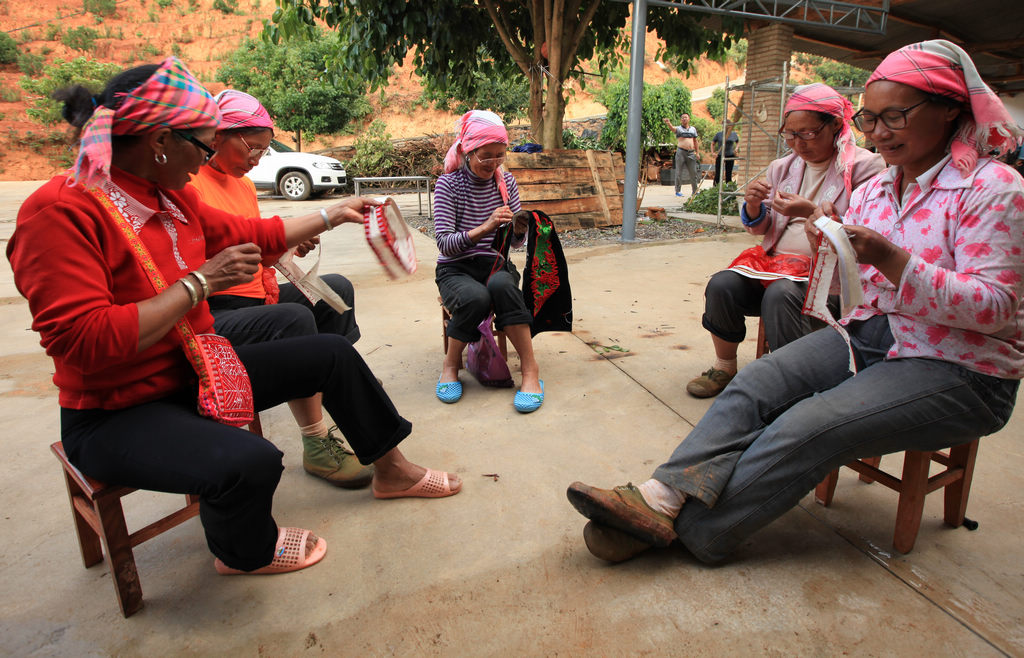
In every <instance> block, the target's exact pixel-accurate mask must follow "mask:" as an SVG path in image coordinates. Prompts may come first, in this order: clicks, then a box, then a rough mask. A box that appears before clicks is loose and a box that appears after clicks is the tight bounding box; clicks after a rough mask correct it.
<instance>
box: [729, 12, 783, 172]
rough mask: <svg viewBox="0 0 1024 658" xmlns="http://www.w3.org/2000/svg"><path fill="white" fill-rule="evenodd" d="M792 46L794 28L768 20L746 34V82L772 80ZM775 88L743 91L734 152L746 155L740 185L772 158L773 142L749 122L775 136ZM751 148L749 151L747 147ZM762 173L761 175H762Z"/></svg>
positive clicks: (741, 163) (779, 120)
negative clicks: (740, 120) (763, 25)
mask: <svg viewBox="0 0 1024 658" xmlns="http://www.w3.org/2000/svg"><path fill="white" fill-rule="evenodd" d="M792 49H793V28H792V27H791V26H789V25H785V24H783V23H770V24H768V25H766V26H765V27H762V28H758V29H757V30H755V31H754V32H752V33H751V34H748V35H747V71H746V84H747V85H751V84H754V83H757V82H759V81H761V82H764V81H768V80H774V81H776V82H780V80H778V78H779V77H780V76H781V75H782V65H783V63H785V62H788V61H789V58H790V53H791V51H792ZM779 93H780V92H778V91H764V90H761V89H756V90H753V89H748V90H747V91H746V92H744V94H743V104H742V107H743V112H744V113H745V115H746V116H744V117H743V123H742V125H741V128H742V134H741V135H740V140H741V141H740V143H739V147H738V148H737V151H736V155H738V156H740V157H742V158H746V159H744V160H740V161H739V162H737V166H736V171H734V172H733V173H734V180H736V179H737V177H736V176H735V174H740V175H739V176H738V182H739V184H742V183H743V181H747V180H750V178H751V177H753V176H755V175H757V174H758V172H760V171H761V170H762V169H764V168H765V167H767V166H768V163H769V162H771V161H772V160H774V159H775V142H774V141H773V140H772V139H771V138H769V137H768V136H767V135H765V134H764V133H763V132H761V130H759V129H758V128H756V127H754V126H753V125H751V122H757V124H759V125H760V126H761V127H762V128H764V130H765V131H766V132H768V134H769V135H775V133H776V131H777V130H778V129H779V126H780V125H781V124H782V117H781V116H780V114H779ZM748 146H749V147H750V150H749V152H748V150H747V147H748ZM761 175H762V176H763V174H761Z"/></svg>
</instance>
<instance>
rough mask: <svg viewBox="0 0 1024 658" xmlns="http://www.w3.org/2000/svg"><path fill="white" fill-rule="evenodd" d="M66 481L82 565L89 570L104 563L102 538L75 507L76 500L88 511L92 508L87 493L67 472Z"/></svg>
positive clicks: (65, 473)
mask: <svg viewBox="0 0 1024 658" xmlns="http://www.w3.org/2000/svg"><path fill="white" fill-rule="evenodd" d="M64 481H65V482H66V483H67V485H68V502H69V503H71V517H72V518H73V519H74V521H75V533H76V534H77V535H78V547H79V548H80V549H81V551H82V563H83V564H84V565H85V567H86V568H89V567H91V566H92V565H94V564H99V563H100V562H102V561H103V546H102V545H101V544H100V536H99V535H98V534H96V531H95V530H93V529H92V526H91V525H89V522H88V521H86V520H85V517H84V516H82V512H80V511H79V509H78V506H77V505H75V500H76V499H77V500H78V501H80V504H84V505H85V506H86V509H88V507H89V506H91V503H90V502H89V500H88V498H87V497H86V495H85V492H84V491H82V487H80V486H78V483H77V482H75V479H74V478H73V477H71V475H70V474H69V473H68V472H67V471H64Z"/></svg>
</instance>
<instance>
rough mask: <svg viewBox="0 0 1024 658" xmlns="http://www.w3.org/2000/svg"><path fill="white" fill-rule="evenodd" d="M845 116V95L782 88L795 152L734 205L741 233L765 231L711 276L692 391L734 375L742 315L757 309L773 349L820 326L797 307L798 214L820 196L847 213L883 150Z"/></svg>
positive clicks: (701, 392)
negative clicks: (702, 353) (705, 339)
mask: <svg viewBox="0 0 1024 658" xmlns="http://www.w3.org/2000/svg"><path fill="white" fill-rule="evenodd" d="M852 116H853V107H852V106H851V105H850V101H848V100H847V99H846V98H845V97H844V96H841V95H840V94H839V93H838V92H836V90H835V89H833V88H832V87H829V86H828V85H826V84H822V83H820V82H818V83H815V84H811V85H805V86H803V87H798V88H797V89H796V90H795V91H794V92H793V94H792V95H791V96H790V97H789V101H788V102H787V103H786V107H785V111H784V113H783V122H782V126H781V127H780V128H779V135H781V136H782V138H783V139H784V140H786V145H787V146H788V147H789V148H791V149H792V153H790V154H789V155H787V156H785V157H782V158H779V159H778V160H775V161H773V162H772V163H771V164H770V165H769V166H768V179H767V180H766V181H765V180H757V181H754V182H752V183H751V184H750V185H748V186H747V190H746V196H745V197H744V204H743V205H742V206H740V220H741V221H742V222H743V226H744V227H745V228H746V229H747V232H748V233H750V234H752V235H763V236H764V238H763V239H762V240H761V244H760V245H758V246H756V247H751V248H750V249H746V250H744V251H743V252H742V253H741V254H740V255H739V256H738V257H737V258H736V259H735V260H734V261H733V262H732V264H731V265H730V266H729V269H725V270H722V271H721V272H718V273H716V274H714V275H713V276H712V277H711V280H710V281H708V285H707V288H705V290H704V315H703V317H702V318H701V324H702V325H703V326H704V328H705V329H707V330H708V332H709V333H710V334H711V342H712V344H713V346H714V349H715V362H714V364H712V366H711V368H709V369H708V370H707V371H705V372H703V373H701V375H700V376H699V377H697V378H695V379H693V380H692V381H690V382H689V383H688V384H687V386H686V390H687V392H688V393H689V394H690V395H693V396H694V397H698V398H707V397H713V396H715V395H718V394H719V393H721V392H722V389H724V388H725V386H726V384H728V383H729V381H730V380H732V378H733V377H734V376H735V375H736V370H737V358H736V355H737V352H738V349H739V346H740V343H742V342H743V339H744V338H745V337H746V333H747V325H746V321H745V317H746V316H749V315H753V316H760V317H761V319H762V321H763V322H764V329H765V338H766V339H767V341H768V348H769V349H770V350H777V349H779V348H780V347H782V346H783V345H785V344H787V343H790V342H792V341H794V340H796V339H797V338H799V337H800V336H803V335H804V334H807V333H810V332H811V331H813V330H814V329H818V328H820V327H821V326H823V324H822V323H821V322H820V321H818V320H815V319H813V318H811V317H809V316H807V315H803V313H802V308H803V302H804V296H805V295H806V294H807V276H808V274H809V272H810V267H811V256H812V255H813V254H812V252H811V248H810V246H809V245H808V244H807V239H806V238H805V237H804V222H805V221H806V218H807V217H808V216H809V215H810V214H811V213H812V212H814V209H815V208H816V207H817V206H818V204H820V203H822V202H824V201H828V202H830V203H832V204H833V205H834V206H835V207H836V209H837V211H838V212H839V213H840V214H842V213H845V212H846V208H847V207H848V206H849V204H850V194H851V193H852V192H853V190H854V189H855V188H856V187H858V186H859V185H861V184H862V183H864V182H865V181H867V180H868V179H869V178H871V177H872V176H874V175H875V174H877V173H878V172H879V171H881V170H882V169H883V168H885V164H884V163H883V161H882V158H881V156H879V155H876V154H872V153H869V152H868V151H866V150H864V149H862V148H860V147H858V146H857V145H856V144H855V143H854V137H853V130H852V129H851V128H850V117H852Z"/></svg>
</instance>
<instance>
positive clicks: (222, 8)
mask: <svg viewBox="0 0 1024 658" xmlns="http://www.w3.org/2000/svg"><path fill="white" fill-rule="evenodd" d="M213 8H214V9H216V10H217V11H219V12H223V13H225V14H233V13H235V11H237V10H238V0H213Z"/></svg>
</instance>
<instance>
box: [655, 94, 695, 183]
mask: <svg viewBox="0 0 1024 658" xmlns="http://www.w3.org/2000/svg"><path fill="white" fill-rule="evenodd" d="M662 120H663V121H664V122H665V125H666V126H668V127H669V128H671V129H672V130H673V131H675V134H676V159H675V184H676V196H683V193H682V192H680V191H679V188H680V186H681V185H682V182H683V168H684V167H685V168H686V170H687V171H689V172H690V185H692V186H693V193H694V194H696V193H697V190H698V189H700V179H699V178H697V171H698V170H699V167H698V166H697V163H699V162H700V140H699V139H698V135H697V129H696V128H694V127H693V126H691V125H690V115H689V114H686V113H683V115H682V116H680V117H679V125H678V126H673V125H672V121H671V120H669V119H668V118H665V119H662Z"/></svg>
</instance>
